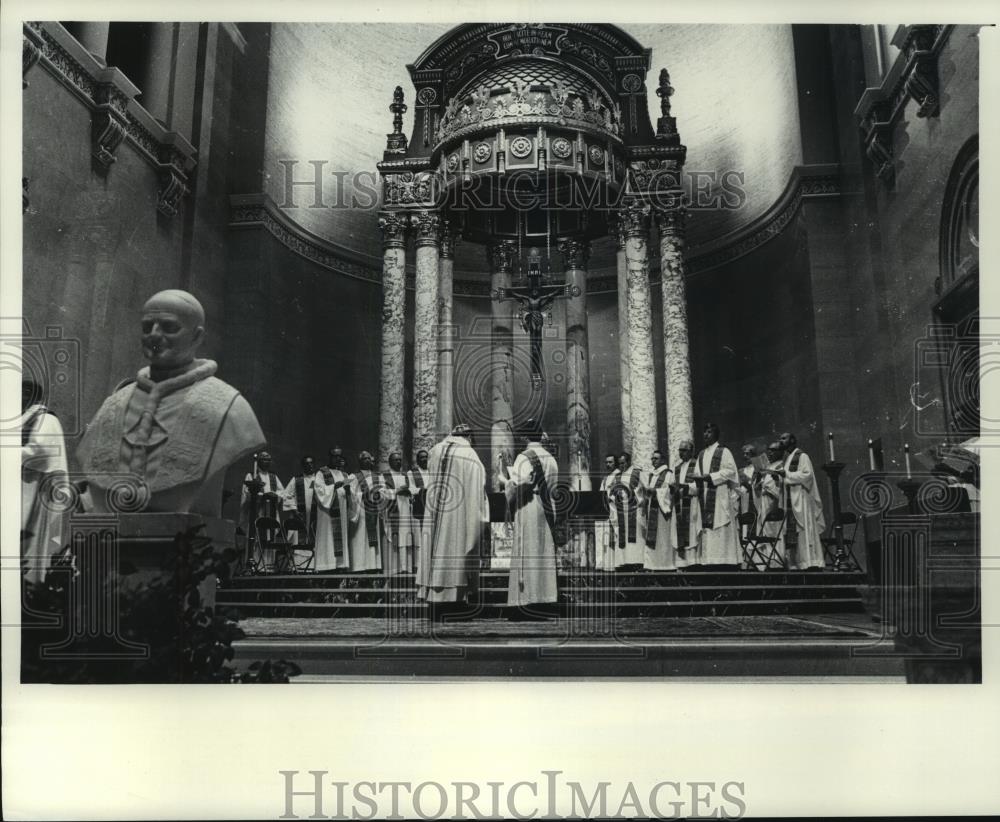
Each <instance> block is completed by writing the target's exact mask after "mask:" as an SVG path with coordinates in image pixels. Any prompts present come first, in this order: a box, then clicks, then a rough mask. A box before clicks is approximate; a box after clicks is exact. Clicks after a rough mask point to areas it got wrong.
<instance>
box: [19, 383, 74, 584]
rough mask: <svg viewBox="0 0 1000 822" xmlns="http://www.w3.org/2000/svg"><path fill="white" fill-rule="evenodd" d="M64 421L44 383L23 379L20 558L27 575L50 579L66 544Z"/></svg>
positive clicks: (37, 579) (36, 579)
mask: <svg viewBox="0 0 1000 822" xmlns="http://www.w3.org/2000/svg"><path fill="white" fill-rule="evenodd" d="M67 482H68V477H67V476H66V443H65V441H64V440H63V430H62V425H60V424H59V420H58V419H57V418H56V416H55V415H54V414H53V413H52V412H51V411H49V410H48V408H46V407H45V406H44V405H43V404H42V387H41V386H40V385H39V384H38V383H37V382H36V381H35V380H33V379H31V378H27V379H24V380H22V382H21V562H22V568H23V571H24V578H25V579H27V580H29V581H30V582H41V581H42V580H43V579H45V575H46V573H47V571H48V567H49V562H50V560H51V558H52V556H53V555H54V554H57V553H58V552H59V551H61V550H62V549H63V526H64V506H62V505H60V504H58V503H59V500H58V498H57V497H58V496H61V493H62V492H66V491H68V490H69V489H68V487H67V485H66V483H67Z"/></svg>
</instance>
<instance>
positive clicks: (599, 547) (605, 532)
mask: <svg viewBox="0 0 1000 822" xmlns="http://www.w3.org/2000/svg"><path fill="white" fill-rule="evenodd" d="M616 463H617V457H615V455H614V454H608V455H607V456H606V457H605V458H604V467H605V469H607V472H608V474H607V476H606V477H605V478H604V479H603V480H602V482H601V493H602V494H604V499H605V500H606V502H607V506H608V518H607V519H606V520H597V522H595V523H594V541H595V552H596V557H595V563H594V567H595V568H596V569H597V570H598V571H614V570H615V539H616V530H615V526H616V518H617V515H616V514H615V500H614V495H613V494H612V493H611V490H612V489H613V488H614V487H615V484H616V483H617V480H618V473H619V472H618V468H617V465H616Z"/></svg>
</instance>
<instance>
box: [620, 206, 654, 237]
mask: <svg viewBox="0 0 1000 822" xmlns="http://www.w3.org/2000/svg"><path fill="white" fill-rule="evenodd" d="M649 216H650V207H649V205H648V204H647V203H643V202H641V201H640V200H630V201H628V202H627V203H626V204H625V205H624V206H623V207H622V208H621V209H619V211H618V221H619V230H620V231H621V232H622V235H623V236H624V237H626V238H628V237H642V238H643V239H647V238H648V237H649Z"/></svg>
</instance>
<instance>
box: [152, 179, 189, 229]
mask: <svg viewBox="0 0 1000 822" xmlns="http://www.w3.org/2000/svg"><path fill="white" fill-rule="evenodd" d="M186 180H187V178H186V177H185V176H184V174H183V173H182V172H181V171H180V170H179V169H178V168H176V167H175V166H169V167H168V168H165V169H163V170H162V171H161V172H160V190H159V191H157V192H156V210H157V211H159V212H160V213H161V214H163V215H164V216H165V217H173V216H174V215H175V214H177V211H178V209H179V208H180V202H181V199H182V198H183V197H184V195H186V194H187V193H188V189H187V186H186V185H185V184H184V183H185V182H186Z"/></svg>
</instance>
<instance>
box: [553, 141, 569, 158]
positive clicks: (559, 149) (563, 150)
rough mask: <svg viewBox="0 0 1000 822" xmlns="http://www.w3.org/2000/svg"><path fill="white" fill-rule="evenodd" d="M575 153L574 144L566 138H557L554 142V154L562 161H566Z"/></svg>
mask: <svg viewBox="0 0 1000 822" xmlns="http://www.w3.org/2000/svg"><path fill="white" fill-rule="evenodd" d="M572 153H573V144H572V143H571V142H570V141H569V140H567V139H566V138H565V137H556V138H555V139H554V140H553V141H552V154H553V155H555V156H556V157H558V158H559V159H560V160H565V159H566V158H567V157H569V155H570V154H572Z"/></svg>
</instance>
